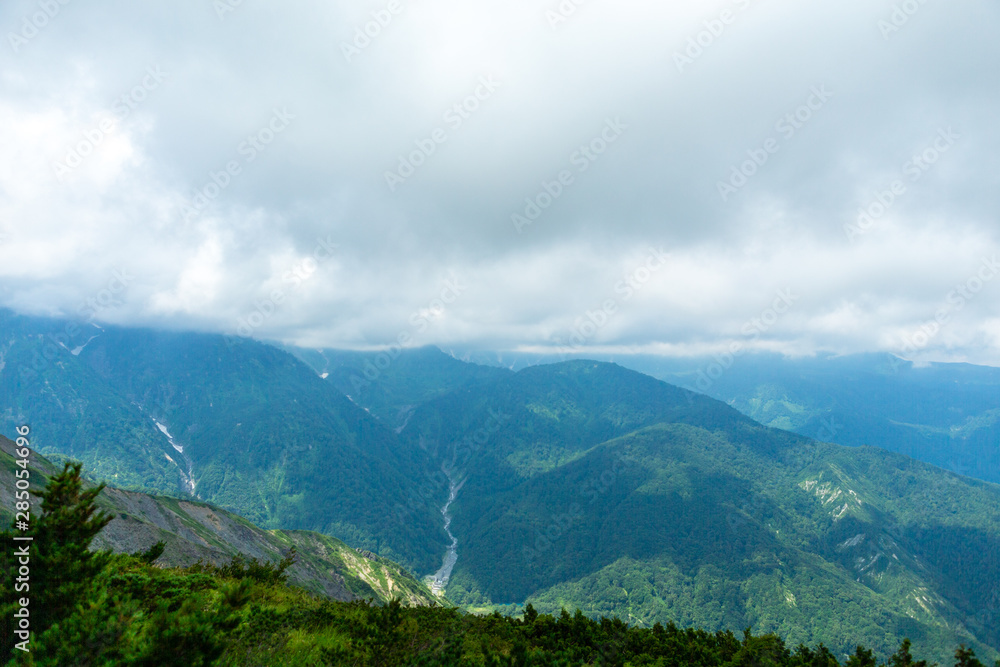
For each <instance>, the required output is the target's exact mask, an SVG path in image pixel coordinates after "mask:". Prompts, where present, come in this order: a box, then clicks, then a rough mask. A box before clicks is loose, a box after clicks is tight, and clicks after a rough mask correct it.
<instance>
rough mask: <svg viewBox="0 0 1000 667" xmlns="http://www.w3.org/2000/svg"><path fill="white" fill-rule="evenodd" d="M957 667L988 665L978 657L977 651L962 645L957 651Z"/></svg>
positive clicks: (981, 666)
mask: <svg viewBox="0 0 1000 667" xmlns="http://www.w3.org/2000/svg"><path fill="white" fill-rule="evenodd" d="M955 667H986V665H984V664H983V663H981V662H979V660H977V659H976V652H975V651H973V650H972V649H971V648H965V646H964V645H962V646H959V647H958V649H957V650H956V651H955Z"/></svg>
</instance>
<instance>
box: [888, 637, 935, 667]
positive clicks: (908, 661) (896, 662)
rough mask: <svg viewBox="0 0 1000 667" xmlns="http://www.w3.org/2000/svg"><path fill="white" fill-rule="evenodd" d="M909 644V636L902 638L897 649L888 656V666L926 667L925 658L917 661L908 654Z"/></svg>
mask: <svg viewBox="0 0 1000 667" xmlns="http://www.w3.org/2000/svg"><path fill="white" fill-rule="evenodd" d="M910 646H911V643H910V640H909V638H907V639H904V640H903V643H902V644H901V645H900V646H899V650H898V651H896V652H895V653H894V654H893V655H892V657H891V658H889V667H927V661H926V660H919V661H917V660H914V659H913V656H912V655H911V654H910Z"/></svg>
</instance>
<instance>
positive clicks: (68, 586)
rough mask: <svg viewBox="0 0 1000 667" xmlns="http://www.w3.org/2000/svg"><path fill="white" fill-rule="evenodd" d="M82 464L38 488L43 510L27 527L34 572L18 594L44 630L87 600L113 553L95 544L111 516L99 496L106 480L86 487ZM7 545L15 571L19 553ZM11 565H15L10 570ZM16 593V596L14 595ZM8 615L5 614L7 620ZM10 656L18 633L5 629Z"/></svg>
mask: <svg viewBox="0 0 1000 667" xmlns="http://www.w3.org/2000/svg"><path fill="white" fill-rule="evenodd" d="M81 467H82V464H80V463H66V464H65V466H64V467H63V471H62V472H61V473H59V474H58V475H56V476H55V477H52V478H51V479H50V480H49V483H48V485H47V486H46V487H45V489H44V490H43V491H32V492H31V493H32V495H35V496H37V497H39V498H41V500H42V506H41V509H42V513H41V516H40V517H39V519H38V520H37V521H35V522H34V523H33V525H32V526H31V528H30V529H29V530H27V531H24V532H21V533H19V535H20V536H23V537H31V538H32V541H31V542H29V543H28V544H30V546H29V548H28V567H29V568H30V575H29V581H28V590H27V591H22V592H19V593H18V596H20V597H27V598H28V599H29V600H30V601H31V602H30V604H29V610H30V619H31V632H32V633H34V634H35V636H38V635H41V634H42V633H43V632H44V631H45V630H46V629H48V628H49V627H51V626H52V625H53V624H54V623H57V622H59V621H60V620H61V619H63V618H66V617H67V616H68V615H69V614H70V613H71V612H72V610H73V609H74V607H75V606H76V604H77V602H79V601H80V600H81V593H82V592H83V591H84V590H85V589H86V587H87V586H88V585H89V583H90V581H91V580H92V579H93V578H94V576H96V575H97V574H98V573H99V572H100V571H101V570H102V569H103V568H104V565H105V564H106V563H107V559H108V557H109V554H108V553H92V552H91V551H90V543H91V541H93V539H94V537H96V536H97V534H98V533H99V532H101V530H103V529H104V527H105V526H106V525H108V523H109V522H110V521H111V517H110V516H108V515H107V514H105V513H104V512H98V511H97V505H96V503H95V501H96V499H97V496H98V495H99V494H100V493H101V490H102V489H103V488H104V485H103V484H100V485H98V486H96V487H94V488H91V489H88V490H86V491H84V490H83V480H82V478H81V477H80V469H81ZM13 537H14V535H13V533H12V531H10V530H8V531H4V533H3V538H4V540H5V542H12V541H13ZM7 551H8V550H6V549H5V550H4V552H5V553H4V558H3V563H2V564H3V566H4V570H5V571H13V568H14V562H13V557H12V556H11V554H10V553H7ZM8 568H10V570H8ZM8 585H9V584H8V582H6V578H5V583H4V604H3V613H4V614H5V616H8V614H7V611H8V609H9V608H10V607H11V605H12V599H10V598H12V597H13V591H10V592H9V593H8V590H7V587H8ZM9 596H10V597H9ZM6 621H7V619H6V618H5V622H6ZM3 643H4V645H3V650H4V655H7V656H9V655H10V652H11V651H12V650H13V638H12V637H10V636H9V633H6V632H5V633H4V642H3Z"/></svg>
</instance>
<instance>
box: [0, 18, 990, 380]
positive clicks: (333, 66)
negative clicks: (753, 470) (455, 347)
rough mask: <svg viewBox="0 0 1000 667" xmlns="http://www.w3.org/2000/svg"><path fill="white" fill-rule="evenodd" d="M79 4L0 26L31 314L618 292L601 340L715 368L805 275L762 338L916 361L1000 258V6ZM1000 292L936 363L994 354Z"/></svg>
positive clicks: (440, 314) (529, 306)
mask: <svg viewBox="0 0 1000 667" xmlns="http://www.w3.org/2000/svg"><path fill="white" fill-rule="evenodd" d="M223 2H224V0H223ZM904 5H905V8H906V9H910V10H912V11H910V13H908V14H907V13H906V12H905V11H904V12H903V14H902V15H901V14H899V13H898V11H897V9H898V8H903V7H904ZM59 6H60V9H59V11H58V13H56V14H55V15H53V16H51V17H47V18H46V20H45V21H44V25H43V26H42V27H38V28H37V30H36V31H35V32H34V33H32V36H31V37H30V38H27V37H25V35H26V34H28V33H31V32H32V31H31V30H29V29H28V28H26V24H25V23H24V21H25V20H27V21H29V23H30V22H31V21H33V20H34V18H33V17H35V15H36V14H37V12H38V11H42V10H41V9H39V7H40V5H39V4H37V3H35V2H25V1H15V2H8V3H5V4H4V6H3V8H0V34H3V35H5V36H6V38H5V44H4V45H2V46H3V48H4V49H5V51H4V52H3V56H2V58H3V60H2V63H3V64H2V68H0V79H2V81H3V87H2V89H0V90H2V91H3V92H0V145H3V147H4V150H3V153H2V156H3V157H2V158H0V303H2V304H4V305H7V306H10V307H13V308H16V309H18V310H22V311H27V312H34V313H48V314H57V313H63V314H70V315H72V314H76V313H78V312H79V310H80V307H81V304H83V303H86V300H87V299H93V298H95V296H94V295H96V294H100V293H101V291H102V290H104V289H106V287H107V284H108V283H109V281H111V280H112V279H113V277H114V272H115V271H122V270H125V271H127V272H128V274H129V275H131V276H132V277H133V278H132V280H130V282H129V284H128V287H127V289H125V290H124V291H123V292H122V293H121V294H120V295H118V296H117V297H116V301H115V302H114V304H113V305H110V306H108V307H106V308H103V309H102V310H101V311H100V313H99V314H98V318H99V319H103V320H107V321H112V322H118V323H133V324H145V325H154V326H169V327H190V328H196V329H202V330H210V331H222V332H226V333H234V332H236V331H237V330H238V329H240V328H241V326H244V328H245V327H246V326H249V328H250V330H251V331H252V335H254V336H258V337H261V338H275V339H281V340H285V341H289V342H298V343H302V344H309V345H325V346H352V347H367V346H377V345H384V344H388V343H391V342H393V341H396V340H397V339H398V338H399V336H400V334H407V335H411V336H412V338H413V341H414V342H415V343H434V342H436V343H442V344H459V343H461V344H464V345H472V346H475V345H481V346H490V347H499V348H522V349H527V348H537V347H545V346H555V345H558V344H560V343H559V341H567V340H569V339H570V338H572V337H573V335H574V332H577V338H579V337H580V335H579V333H578V332H579V328H580V327H581V326H583V325H584V324H585V323H586V322H587V321H589V319H590V318H588V313H590V314H592V315H594V316H595V317H598V316H597V315H595V313H597V311H596V310H595V308H600V307H601V306H602V305H603V304H604V302H606V301H607V300H609V299H612V300H614V299H617V302H616V303H617V305H618V307H617V308H616V312H615V313H613V316H611V317H609V319H608V321H607V322H606V323H605V324H604V325H602V326H600V327H599V328H598V329H597V330H595V331H594V332H593V333H592V335H589V336H585V337H584V338H585V344H586V345H588V346H603V347H605V348H618V349H620V348H626V347H627V348H629V349H643V350H667V351H671V352H673V353H698V352H702V351H704V350H709V349H722V348H724V346H726V345H727V344H728V343H729V342H731V341H732V340H741V341H745V340H746V339H747V334H745V333H744V329H745V328H746V326H747V323H748V322H752V321H753V319H754V318H755V317H759V316H760V313H762V312H766V311H767V309H768V308H769V307H770V306H771V304H772V302H773V301H774V299H775V294H777V293H778V292H779V291H780V290H787V289H792V290H793V291H794V292H795V294H796V301H795V303H794V305H793V306H792V307H791V308H790V309H789V311H788V312H787V313H785V314H783V315H782V317H781V318H780V319H779V320H778V321H776V322H775V323H774V324H773V325H769V326H768V327H767V328H766V330H756V329H755V327H754V325H752V324H751V325H750V330H751V331H756V337H754V338H753V341H752V343H753V345H756V346H760V347H765V348H767V349H778V350H782V351H787V352H796V353H808V352H810V351H814V350H817V349H830V350H834V351H838V352H850V351H860V350H876V349H878V350H889V351H895V352H899V351H900V350H901V349H902V346H903V345H904V344H905V343H904V342H905V340H908V338H907V337H910V338H912V336H913V335H914V332H919V331H920V327H921V326H923V325H925V324H926V323H927V322H928V321H930V320H933V319H934V318H935V314H936V313H937V312H938V311H939V310H940V308H941V307H942V305H941V304H942V303H944V304H947V303H948V297H949V294H950V293H951V292H952V290H954V289H955V287H956V285H959V284H962V283H964V281H967V280H968V279H969V277H970V276H972V275H973V274H974V273H975V271H977V270H978V268H977V267H979V266H980V264H981V262H982V261H983V259H984V258H990V257H992V256H993V255H994V254H996V253H997V252H998V251H1000V243H998V238H997V226H996V220H997V212H998V207H1000V201H998V194H997V193H998V192H1000V187H998V185H1000V183H998V180H1000V164H998V156H1000V150H998V149H1000V141H998V140H1000V136H998V130H997V127H996V124H995V118H996V117H997V111H998V109H997V106H998V94H1000V91H998V90H997V88H996V86H995V85H992V81H993V80H994V77H993V73H992V69H991V68H992V67H993V65H992V63H995V62H996V61H997V56H998V53H997V50H998V49H1000V46H998V45H997V44H996V43H995V40H993V39H992V35H993V34H995V31H996V28H997V24H998V22H1000V8H998V7H997V6H996V5H995V3H992V4H991V3H988V2H985V0H980V1H976V2H973V3H971V4H967V5H965V6H963V7H961V8H956V7H952V6H949V5H945V4H942V3H937V2H932V1H929V2H924V3H893V2H881V1H880V2H875V3H872V2H861V1H860V0H855V1H848V2H843V3H838V4H836V5H815V4H808V5H803V4H802V3H794V2H791V1H790V0H786V1H779V0H771V1H769V2H758V1H756V0H737V1H726V2H717V3H710V4H705V3H695V2H681V3H669V4H667V5H664V4H662V3H651V2H639V1H638V0H626V1H624V2H618V3H610V2H605V1H601V0H589V1H588V2H586V3H581V4H579V5H576V4H575V3H572V6H574V7H576V9H575V11H573V12H571V13H570V12H568V11H563V12H561V11H560V7H562V8H563V10H566V7H568V6H569V5H567V3H559V2H555V1H552V2H525V3H515V4H514V5H511V4H510V3H500V2H498V1H495V0H487V1H486V2H481V3H475V4H472V5H469V4H468V3H457V2H445V1H442V0H436V1H422V2H420V3H410V2H406V0H397V1H396V2H395V3H393V4H392V7H390V3H388V2H381V1H375V2H364V3H347V2H335V3H327V4H325V5H324V6H323V7H320V8H317V7H314V6H311V5H306V4H305V3H284V4H282V5H281V6H273V5H269V4H266V3H263V2H260V1H259V0H258V1H254V0H244V1H243V2H242V3H239V4H232V3H229V4H222V5H221V6H222V7H223V9H219V6H220V3H211V2H206V3H198V4H195V5H190V6H177V5H174V4H168V3H165V2H149V3H142V4H141V5H135V6H130V5H102V6H93V5H89V4H83V3H75V2H68V3H66V4H64V5H63V4H60V5H59ZM914 7H915V9H914ZM230 10H231V11H230ZM899 11H902V9H900V10H899ZM553 12H555V13H553ZM553 17H556V18H553ZM904 18H905V21H904ZM37 23H42V21H41V20H38V21H37ZM887 25H888V26H892V27H891V28H887V27H886V26H887ZM366 31H367V32H368V34H365V32H366ZM11 34H14V35H15V36H16V37H18V38H19V39H14V40H13V42H12V40H11ZM15 45H16V49H15ZM484 82H487V83H488V85H486V84H485V83H484ZM484 86H485V87H484ZM817 91H824V92H823V94H822V95H819V96H817ZM276 118H278V120H277V121H276V120H275V119H276ZM609 123H612V124H616V127H620V128H621V131H620V132H619V134H618V135H616V136H615V140H614V141H609V140H608V138H609V137H610V136H611V135H610V134H608V133H607V128H608V124H609ZM279 126H281V129H280V131H279V130H277V129H276V128H278V127H279ZM942 133H944V134H943V135H942ZM941 136H948V137H953V139H952V140H951V143H950V144H948V146H947V150H939V149H940V148H941V147H942V146H943V145H944V144H942V143H941V142H940V141H938V139H939V137H941ZM935 141H938V144H937V146H938V148H937V149H935ZM929 151H932V152H929ZM83 153H86V155H84V154H83ZM74 155H75V156H76V157H73V156H74ZM931 157H933V160H931V159H930V158H931ZM69 162H72V163H73V164H74V165H75V166H72V167H69V168H60V165H68V163H69ZM387 173H390V174H391V173H395V174H396V175H397V176H400V175H402V174H406V176H405V178H403V179H402V182H398V179H392V178H390V179H388V180H389V181H396V182H395V186H396V187H394V188H390V184H389V183H387V176H386V174H387ZM566 174H568V175H569V177H565V175H566ZM560 176H564V181H563V182H560ZM897 182H898V184H899V185H901V186H902V188H900V187H899V186H898V185H897V191H899V193H898V194H895V193H894V192H893V184H894V183H897ZM555 184H558V186H557V185H555ZM720 184H722V186H721V187H720ZM727 185H728V186H729V187H728V188H727V187H726V186H727ZM730 188H731V191H730ZM553 193H558V194H556V195H554V194H553ZM886 193H893V194H892V199H891V203H889V204H886V203H885V202H887V201H889V199H888V198H887V194H886ZM546 195H548V197H546ZM723 195H725V196H723ZM533 204H534V205H535V206H537V215H534V214H535V212H536V210H535V209H532V208H531V207H532V205H533ZM876 204H881V205H882V209H879V207H878V206H877V205H876ZM873 207H874V208H873ZM873 211H874V212H876V213H878V215H872V214H871V213H872V212H873ZM880 211H881V212H880ZM862 212H866V213H868V214H869V215H868V217H867V218H863V217H861V214H862ZM527 213H531V214H532V215H533V219H532V220H531V223H530V224H529V225H521V228H520V233H519V232H518V229H517V225H516V224H515V221H516V219H514V220H512V217H513V216H515V215H517V216H522V218H523V217H525V216H526V215H527ZM852 230H853V231H852ZM323 243H325V244H326V245H327V246H333V245H335V246H336V248H335V250H333V251H332V252H323V253H320V254H322V255H323V257H322V258H317V255H316V250H317V248H318V247H320V245H321V244H323ZM651 247H652V248H654V249H662V250H663V251H665V252H667V253H668V254H669V261H668V262H667V263H666V264H665V265H664V266H663V267H662V268H660V269H658V270H657V271H655V272H653V273H652V274H651V275H650V277H649V279H648V281H647V282H645V283H643V285H642V289H641V290H635V291H634V293H633V296H631V297H630V298H629V299H628V300H625V299H624V294H623V293H621V292H616V285H618V283H619V282H620V281H622V280H623V279H624V278H625V277H627V276H629V275H631V273H632V272H634V271H635V270H636V268H637V267H638V266H641V264H642V262H644V261H645V259H644V258H645V257H646V256H647V254H648V253H649V249H650V248H651ZM449 280H452V281H454V280H459V281H460V283H461V285H464V286H465V287H464V288H463V289H461V290H460V292H461V293H460V294H458V295H456V298H454V299H453V300H452V301H451V302H450V303H444V301H443V300H442V298H441V295H442V291H443V290H446V286H447V284H448V281H449ZM453 291H455V290H453ZM276 294H277V295H279V296H280V297H281V298H280V299H277V300H276V299H275V298H274V296H275V295H276ZM998 296H1000V281H995V282H994V281H988V282H986V283H985V284H984V285H983V287H982V289H981V290H980V291H978V292H977V293H976V295H975V297H974V298H970V299H967V300H966V301H965V303H964V304H963V307H962V308H961V309H960V310H956V311H955V312H953V313H951V314H950V316H949V318H948V321H947V322H946V323H944V324H942V325H941V327H940V331H939V332H938V333H936V334H935V335H934V336H933V337H931V338H930V339H929V340H928V342H927V344H926V345H925V346H923V347H920V348H919V349H915V350H913V351H911V356H921V355H923V356H929V357H932V358H949V359H953V358H960V359H969V360H974V361H978V362H983V363H998V362H1000V344H998V338H997V335H996V326H995V324H996V323H995V317H994V316H993V313H995V312H996V306H997V300H998ZM437 301H441V305H442V306H443V307H438V304H437ZM265 311H266V312H265ZM255 312H257V313H258V315H257V316H254V315H253V314H254V313H255ZM251 317H252V318H253V320H254V322H257V320H260V322H259V324H256V325H254V326H250V325H249V324H247V322H248V318H251ZM598 319H600V318H599V317H598ZM414 323H416V324H414ZM588 330H589V327H588ZM595 349H596V348H595Z"/></svg>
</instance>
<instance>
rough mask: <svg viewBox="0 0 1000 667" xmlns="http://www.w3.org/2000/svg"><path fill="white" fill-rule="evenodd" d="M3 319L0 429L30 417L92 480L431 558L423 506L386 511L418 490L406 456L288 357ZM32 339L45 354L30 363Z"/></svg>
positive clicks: (229, 345)
mask: <svg viewBox="0 0 1000 667" xmlns="http://www.w3.org/2000/svg"><path fill="white" fill-rule="evenodd" d="M4 317H6V318H7V319H6V320H5V322H4V324H5V326H6V327H7V328H4V329H0V332H2V333H0V337H5V338H6V341H7V342H6V346H7V347H6V350H7V352H6V354H5V363H4V364H3V366H2V367H0V417H2V419H0V427H2V428H4V429H5V430H7V431H8V432H11V430H12V429H13V427H14V426H16V425H17V424H20V423H30V424H32V425H33V432H34V433H37V436H36V438H35V443H36V446H37V447H38V449H39V451H42V452H43V453H45V454H46V455H48V456H54V457H56V458H59V457H60V456H67V457H72V458H74V459H76V460H80V461H82V462H83V463H84V464H85V466H86V470H87V472H88V474H89V475H90V476H91V478H93V479H106V480H108V481H110V482H111V483H113V484H116V485H119V486H122V487H125V488H130V489H133V490H152V491H156V492H166V493H178V492H188V493H193V496H194V499H200V500H204V501H207V502H212V503H214V504H217V505H219V506H221V507H225V508H226V509H229V510H231V511H234V512H236V513H238V514H240V515H241V516H245V517H247V518H248V519H249V520H251V521H253V522H255V523H257V524H259V525H262V526H264V527H266V528H286V529H302V530H315V531H319V532H323V533H326V534H329V535H334V536H336V537H338V538H340V539H343V540H345V541H347V542H349V543H350V544H351V545H352V546H355V547H359V548H363V549H366V550H369V551H372V552H375V553H378V554H380V555H383V556H386V557H389V558H392V559H393V560H396V561H398V562H402V563H404V564H405V565H406V566H407V567H410V568H412V569H414V570H415V571H419V572H428V571H433V570H434V569H435V568H436V567H437V562H438V560H439V559H440V554H441V553H442V552H443V551H444V549H445V546H446V544H447V537H446V535H445V533H444V532H443V530H442V526H441V520H440V514H439V512H438V510H437V509H436V508H434V507H431V506H428V507H425V508H421V509H418V510H415V511H413V512H411V513H410V515H409V516H408V517H407V520H406V521H405V522H403V521H386V517H387V516H389V515H390V514H391V512H392V508H393V507H394V506H395V505H397V504H399V503H400V502H402V501H403V499H404V498H406V497H408V496H411V495H413V494H414V493H415V492H416V489H417V488H418V481H417V480H416V479H415V476H414V475H413V474H412V473H413V471H414V470H415V469H418V468H419V465H420V464H419V461H418V460H417V459H416V458H414V457H415V456H416V453H414V452H411V451H410V450H409V449H408V448H406V447H402V446H400V444H399V443H398V442H397V436H396V434H395V433H394V432H393V431H392V429H390V428H388V427H386V426H385V425H383V424H381V423H380V422H379V421H378V420H377V419H375V418H373V417H372V416H371V415H369V414H368V413H367V412H366V411H365V410H364V409H362V408H360V407H358V406H357V405H355V404H354V403H352V402H351V401H350V400H349V399H347V398H346V397H345V396H344V395H343V394H342V393H341V392H339V391H338V390H337V389H336V388H335V387H334V386H333V385H332V384H331V383H329V382H325V381H323V380H322V379H321V378H320V377H319V376H318V375H317V374H316V373H315V372H313V371H312V370H310V369H309V368H308V367H307V366H306V365H305V364H303V363H302V362H300V361H298V360H297V359H295V358H294V357H293V356H291V355H290V354H288V353H286V352H283V351H281V350H278V349H276V348H274V347H272V346H268V345H263V344H260V343H256V342H253V341H243V340H240V339H236V340H233V339H228V338H226V337H223V336H215V335H203V334H183V333H164V332H153V331H148V330H126V329H118V328H114V327H106V328H104V329H102V330H98V335H97V336H96V338H92V339H90V338H87V339H86V340H89V342H88V343H87V344H86V346H82V344H81V345H77V344H76V343H77V342H79V341H70V342H69V344H68V345H66V346H63V345H58V344H55V343H53V342H52V337H51V336H50V335H49V332H51V331H55V332H56V333H55V334H53V335H55V336H60V335H61V334H60V332H61V331H65V330H66V329H68V328H69V327H70V326H72V325H69V324H67V323H62V322H59V321H55V320H51V321H50V320H37V319H31V318H21V317H18V316H12V315H10V314H9V313H6V312H5V314H4ZM79 338H80V339H81V340H83V336H82V335H80V336H79ZM74 345H75V347H74ZM81 347H82V349H78V348H81ZM39 349H41V350H42V351H41V352H40V353H39V354H42V355H47V357H50V358H45V357H43V359H44V363H42V364H36V366H37V367H38V370H35V367H34V366H32V364H31V359H32V356H33V354H34V352H36V351H38V350H39ZM74 351H75V352H76V354H74V353H73V352H74ZM26 378H27V379H26Z"/></svg>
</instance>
